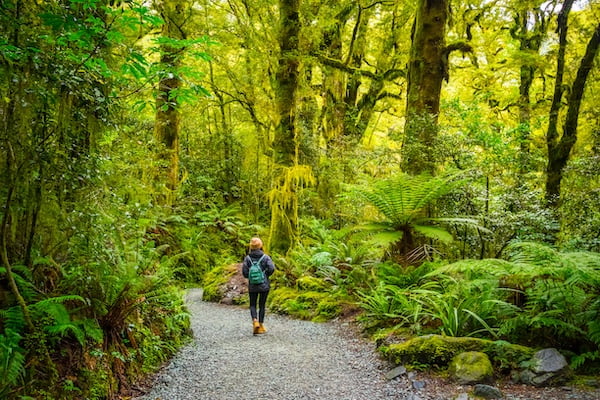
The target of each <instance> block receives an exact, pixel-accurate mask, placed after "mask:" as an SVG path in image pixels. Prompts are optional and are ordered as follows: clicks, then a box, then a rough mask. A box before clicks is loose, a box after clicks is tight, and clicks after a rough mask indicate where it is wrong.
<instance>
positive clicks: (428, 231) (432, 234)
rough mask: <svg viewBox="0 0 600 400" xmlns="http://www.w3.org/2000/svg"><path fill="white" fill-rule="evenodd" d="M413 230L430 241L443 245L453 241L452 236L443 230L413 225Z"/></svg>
mask: <svg viewBox="0 0 600 400" xmlns="http://www.w3.org/2000/svg"><path fill="white" fill-rule="evenodd" d="M413 229H414V230H415V231H416V232H419V233H420V234H422V235H425V236H426V237H428V238H430V239H436V240H439V241H441V242H444V243H450V242H452V241H453V240H454V238H453V237H452V235H451V234H450V233H448V231H447V230H445V229H443V228H438V227H435V226H425V225H413Z"/></svg>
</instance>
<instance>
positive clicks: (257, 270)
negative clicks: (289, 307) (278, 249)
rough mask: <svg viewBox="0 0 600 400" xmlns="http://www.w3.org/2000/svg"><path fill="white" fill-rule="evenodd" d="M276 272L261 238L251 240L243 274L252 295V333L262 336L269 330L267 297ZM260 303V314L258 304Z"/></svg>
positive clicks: (243, 266)
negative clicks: (270, 279) (267, 323)
mask: <svg viewBox="0 0 600 400" xmlns="http://www.w3.org/2000/svg"><path fill="white" fill-rule="evenodd" d="M273 272H275V264H273V260H271V257H269V256H268V255H266V254H265V252H264V251H263V242H262V240H260V238H257V237H253V238H252V239H250V252H249V253H248V255H247V256H246V257H245V258H244V263H243V265H242V273H243V274H244V277H245V278H246V279H248V293H249V295H250V316H251V317H252V333H254V334H255V335H256V334H261V333H265V332H266V331H267V330H266V329H265V326H264V325H263V322H264V320H265V306H266V304H267V296H268V295H269V290H270V289H271V283H270V282H269V277H270V276H271V275H273ZM257 302H258V313H257V312H256V304H257Z"/></svg>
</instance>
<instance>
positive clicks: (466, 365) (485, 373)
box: [448, 351, 494, 385]
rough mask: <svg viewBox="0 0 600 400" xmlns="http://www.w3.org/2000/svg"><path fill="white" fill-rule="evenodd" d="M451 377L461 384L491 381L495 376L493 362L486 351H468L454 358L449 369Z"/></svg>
mask: <svg viewBox="0 0 600 400" xmlns="http://www.w3.org/2000/svg"><path fill="white" fill-rule="evenodd" d="M448 372H449V373H450V377H451V378H452V379H453V380H455V381H457V382H458V383H461V384H467V385H468V384H473V383H481V382H491V381H492V380H493V376H494V369H493V368H492V363H491V362H490V359H489V358H488V356H487V355H486V354H485V353H481V352H477V351H468V352H465V353H460V354H459V355H457V356H456V357H454V358H453V359H452V362H451V363H450V368H449V369H448Z"/></svg>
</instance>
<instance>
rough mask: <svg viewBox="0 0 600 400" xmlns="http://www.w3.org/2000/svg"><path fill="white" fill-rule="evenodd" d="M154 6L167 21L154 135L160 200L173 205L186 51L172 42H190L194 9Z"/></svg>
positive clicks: (166, 0)
mask: <svg viewBox="0 0 600 400" xmlns="http://www.w3.org/2000/svg"><path fill="white" fill-rule="evenodd" d="M154 7H155V8H156V10H157V11H158V12H159V13H160V15H161V17H162V19H163V20H164V24H163V28H162V36H163V38H165V39H166V40H164V41H163V42H162V43H161V46H160V48H161V56H160V64H161V74H160V80H159V83H158V94H157V96H156V117H155V123H154V136H155V140H156V142H157V144H158V146H159V149H158V152H157V157H158V160H159V173H158V174H157V177H156V180H157V183H158V186H159V190H158V193H157V201H158V202H159V204H163V205H171V204H173V202H174V201H175V198H176V192H177V188H178V186H179V130H180V127H179V121H180V115H179V101H178V97H177V96H178V91H179V89H180V88H181V78H180V76H179V72H178V69H179V67H180V63H181V57H182V53H183V48H182V47H181V46H176V45H174V44H173V43H169V40H168V39H173V40H181V39H186V37H187V35H186V32H185V30H184V25H185V23H186V22H187V20H188V19H189V16H190V11H191V7H190V4H189V3H188V2H187V1H181V0H158V1H155V2H154Z"/></svg>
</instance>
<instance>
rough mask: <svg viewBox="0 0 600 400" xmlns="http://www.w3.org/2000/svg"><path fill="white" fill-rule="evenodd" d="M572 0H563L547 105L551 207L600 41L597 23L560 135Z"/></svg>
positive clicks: (557, 198)
mask: <svg viewBox="0 0 600 400" xmlns="http://www.w3.org/2000/svg"><path fill="white" fill-rule="evenodd" d="M572 4H573V0H567V1H565V3H564V5H563V9H562V11H561V12H560V14H559V17H558V28H557V29H558V32H559V51H558V59H557V71H556V80H555V86H554V97H553V99H552V105H551V107H550V117H549V122H548V131H547V133H546V144H547V148H548V163H547V165H546V203H547V204H548V206H550V207H551V208H557V207H558V205H559V202H560V185H561V181H562V172H563V169H564V167H565V166H566V165H567V161H568V159H569V156H570V154H571V149H572V148H573V146H574V145H575V143H576V142H577V125H578V117H579V108H580V106H581V99H582V98H583V93H584V90H585V84H586V81H587V77H588V75H589V72H590V70H591V68H592V66H593V64H594V58H595V56H596V54H597V53H598V46H599V44H600V24H599V25H598V26H597V27H596V30H595V31H594V33H593V35H592V37H591V38H590V40H589V42H588V44H587V47H586V51H585V54H584V56H583V58H582V59H581V63H580V65H579V68H578V70H577V75H576V77H575V80H574V81H573V84H572V86H571V91H570V94H569V97H568V109H567V113H566V117H565V121H564V123H563V130H562V136H561V137H560V139H559V133H558V114H559V111H560V105H561V101H562V97H563V91H564V89H563V86H564V85H563V76H564V67H565V52H566V47H567V28H568V25H567V19H568V15H569V11H570V9H571V6H572Z"/></svg>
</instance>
